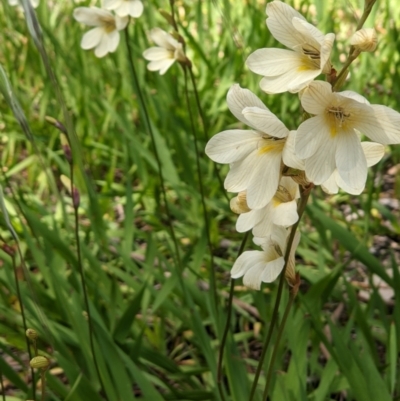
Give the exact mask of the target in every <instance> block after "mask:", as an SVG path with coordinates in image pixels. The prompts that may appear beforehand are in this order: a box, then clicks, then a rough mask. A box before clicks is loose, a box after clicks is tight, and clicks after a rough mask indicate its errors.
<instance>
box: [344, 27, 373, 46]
mask: <svg viewBox="0 0 400 401" xmlns="http://www.w3.org/2000/svg"><path fill="white" fill-rule="evenodd" d="M350 44H351V45H352V46H354V47H355V48H356V49H358V50H360V51H362V52H373V51H374V50H375V49H376V45H377V44H378V38H377V37H376V32H375V29H374V28H363V29H360V30H359V31H357V32H356V33H355V34H354V35H353V36H352V37H351V39H350Z"/></svg>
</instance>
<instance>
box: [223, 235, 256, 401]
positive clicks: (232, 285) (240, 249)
mask: <svg viewBox="0 0 400 401" xmlns="http://www.w3.org/2000/svg"><path fill="white" fill-rule="evenodd" d="M249 235H250V231H247V232H246V234H245V235H244V237H243V239H242V243H241V244H240V248H239V251H238V254H237V258H238V257H239V256H240V255H241V254H242V253H243V250H244V247H245V246H246V242H247V239H248V238H249ZM235 282H236V280H235V279H231V286H230V289H229V298H228V308H227V318H226V323H225V327H224V333H223V335H222V339H221V344H220V348H219V355H218V373H217V385H218V390H219V393H220V395H221V398H222V399H224V395H223V389H222V361H223V359H224V350H225V343H226V339H227V338H228V331H229V327H230V325H231V318H232V303H233V293H234V288H235Z"/></svg>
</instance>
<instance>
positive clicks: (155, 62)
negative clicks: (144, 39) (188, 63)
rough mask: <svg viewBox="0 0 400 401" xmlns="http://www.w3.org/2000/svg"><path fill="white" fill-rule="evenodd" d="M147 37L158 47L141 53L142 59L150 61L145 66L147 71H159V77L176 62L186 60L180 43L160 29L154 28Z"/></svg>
mask: <svg viewBox="0 0 400 401" xmlns="http://www.w3.org/2000/svg"><path fill="white" fill-rule="evenodd" d="M149 36H150V38H151V39H152V40H153V42H155V43H156V44H157V45H158V47H151V48H150V49H147V50H145V51H144V52H143V57H144V58H145V59H146V60H148V61H150V63H149V64H148V65H147V69H148V70H150V71H159V72H160V75H163V74H165V73H166V72H167V70H168V68H169V67H171V65H172V64H174V62H175V61H176V60H178V61H185V60H186V56H185V53H184V52H183V47H182V43H179V42H178V41H177V40H176V39H175V38H173V37H172V36H171V35H170V34H169V33H167V32H165V31H163V30H162V29H160V28H154V29H152V30H151V31H150V35H149Z"/></svg>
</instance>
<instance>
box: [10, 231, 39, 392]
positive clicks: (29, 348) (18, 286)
mask: <svg viewBox="0 0 400 401" xmlns="http://www.w3.org/2000/svg"><path fill="white" fill-rule="evenodd" d="M14 239H15V238H14ZM16 244H17V250H18V255H19V258H20V260H21V263H23V260H24V259H23V256H22V252H21V248H20V246H19V242H18V241H17V242H16ZM12 263H13V270H14V280H15V287H16V290H17V297H18V302H19V306H20V308H21V316H22V324H23V326H24V337H25V341H26V349H27V350H28V354H29V360H31V359H32V352H31V347H30V343H29V339H28V337H27V336H26V334H25V333H26V330H27V329H28V326H27V324H26V316H25V307H24V303H23V301H22V295H21V288H20V285H19V280H18V275H17V266H16V263H15V256H14V255H13V256H12ZM31 377H32V397H33V399H34V400H35V399H36V382H35V371H34V370H33V368H31Z"/></svg>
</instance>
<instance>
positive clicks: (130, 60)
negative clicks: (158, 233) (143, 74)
mask: <svg viewBox="0 0 400 401" xmlns="http://www.w3.org/2000/svg"><path fill="white" fill-rule="evenodd" d="M125 43H126V48H127V51H128V64H129V68H130V72H131V75H132V81H133V86H134V89H135V91H136V93H137V95H138V99H139V102H140V106H141V107H140V111H141V112H142V113H143V116H144V121H145V123H146V126H147V130H148V132H149V134H150V138H151V143H152V145H153V152H154V157H155V159H156V163H157V171H158V177H159V180H160V186H161V193H162V197H163V201H164V207H165V212H166V214H167V217H168V218H167V220H168V227H169V231H170V235H171V238H172V242H173V244H174V250H175V257H176V262H177V266H178V268H179V270H180V273H182V265H181V258H180V254H179V247H178V241H177V239H176V235H175V230H174V227H173V225H172V214H171V212H170V210H169V205H168V201H167V191H166V189H165V188H166V186H165V180H164V175H163V173H162V165H161V160H160V156H159V154H158V149H157V144H156V140H155V136H154V132H153V128H152V126H151V122H150V117H149V114H148V112H147V108H146V105H145V101H144V97H143V93H142V90H141V88H140V85H139V80H138V77H137V74H136V69H135V65H134V62H133V55H132V49H131V46H130V44H129V33H128V28H126V29H125Z"/></svg>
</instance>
